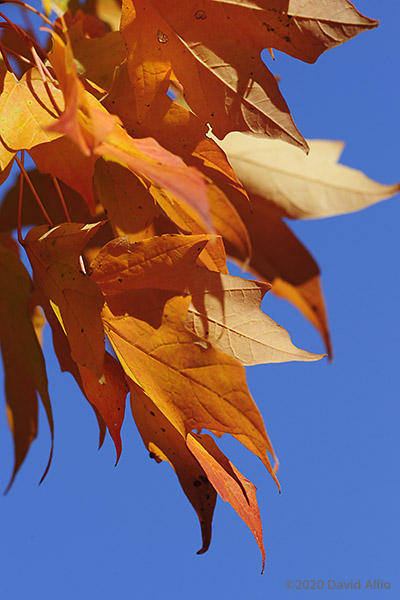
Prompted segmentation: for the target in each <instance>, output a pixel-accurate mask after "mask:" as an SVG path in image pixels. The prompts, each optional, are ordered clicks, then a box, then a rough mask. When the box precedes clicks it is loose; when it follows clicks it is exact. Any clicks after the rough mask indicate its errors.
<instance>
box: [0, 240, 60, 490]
mask: <svg viewBox="0 0 400 600" xmlns="http://www.w3.org/2000/svg"><path fill="white" fill-rule="evenodd" d="M31 290H32V282H31V279H30V277H29V274H28V272H27V270H26V269H25V267H24V266H23V264H22V263H21V261H20V259H19V258H18V256H17V255H16V254H15V252H14V251H13V250H10V249H8V248H6V247H5V246H4V245H3V244H0V345H1V353H2V356H3V363H4V371H5V388H6V400H7V417H8V423H9V426H10V429H11V432H12V435H13V440H14V454H15V461H14V469H13V473H12V476H11V479H10V482H9V484H8V487H7V491H8V490H9V489H10V487H11V485H12V483H13V481H14V479H15V476H16V474H17V472H18V470H19V468H20V466H21V464H22V463H23V461H24V459H25V456H26V454H27V452H28V450H29V447H30V445H31V443H32V442H33V440H34V439H35V437H36V435H37V419H38V401H37V394H39V395H40V398H41V400H42V403H43V406H44V408H45V411H46V415H47V419H48V422H49V427H50V433H51V449H50V457H49V461H48V464H47V467H46V469H45V471H44V474H43V476H42V479H41V481H42V480H43V479H44V477H45V476H46V474H47V471H48V469H49V467H50V462H51V458H52V454H53V437H54V426H53V416H52V411H51V405H50V398H49V393H48V388H47V375H46V367H45V362H44V358H43V354H42V351H41V348H40V344H39V341H38V339H37V337H36V333H35V329H34V327H33V324H32V321H31V319H30V316H29V300H30V295H31Z"/></svg>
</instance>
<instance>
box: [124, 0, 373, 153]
mask: <svg viewBox="0 0 400 600" xmlns="http://www.w3.org/2000/svg"><path fill="white" fill-rule="evenodd" d="M333 4H334V6H328V5H326V4H323V5H321V4H320V3H319V2H316V1H312V0H309V1H308V2H307V3H306V5H305V4H304V2H303V3H302V2H300V1H296V0H295V1H292V2H290V3H287V2H285V3H282V2H281V1H277V0H264V1H258V2H250V1H249V2H248V1H246V2H240V1H232V2H225V1H224V0H221V1H215V0H204V1H203V2H202V3H201V4H200V5H199V3H196V2H193V1H187V2H185V3H184V5H182V3H177V2H174V1H173V0H124V2H123V7H122V20H121V32H122V35H123V37H124V40H125V43H126V45H127V49H128V68H129V74H130V77H131V79H132V82H133V84H134V86H135V88H136V89H137V91H138V96H137V97H138V100H137V101H138V114H139V118H140V120H141V119H142V118H144V116H145V114H146V108H147V107H148V106H150V105H151V104H152V102H153V100H154V97H155V95H156V93H157V88H158V87H159V86H160V85H162V84H163V83H164V82H165V81H166V80H170V79H174V78H176V79H177V80H178V81H179V82H180V83H181V84H182V86H183V88H184V92H185V99H186V101H187V102H188V104H189V106H190V108H191V109H192V110H193V112H194V113H195V114H197V115H199V116H200V118H201V119H202V120H203V122H206V123H210V124H211V126H212V129H213V132H214V134H215V135H216V136H217V137H218V138H221V139H222V138H223V137H224V136H225V135H226V134H227V133H228V132H229V131H233V130H237V131H252V132H254V133H267V134H269V135H272V136H273V137H280V138H281V139H284V140H286V141H290V142H292V143H294V144H296V145H299V146H303V147H306V144H305V142H304V140H303V138H302V136H301V135H300V134H299V132H298V131H297V129H296V127H295V126H294V124H293V121H292V119H291V116H290V113H289V110H288V108H287V106H286V103H285V101H284V100H283V98H282V96H281V94H280V92H279V88H278V85H277V83H276V80H275V77H274V76H273V75H272V74H271V73H270V71H269V70H268V69H267V68H266V66H265V65H264V64H263V62H262V61H261V57H260V53H261V51H262V50H263V49H264V48H277V49H279V50H282V51H284V52H287V53H289V54H291V55H292V56H296V58H300V59H302V60H307V61H314V60H316V58H317V57H318V56H319V55H320V54H321V52H323V51H324V50H327V49H328V48H331V47H333V46H336V45H338V44H340V43H342V42H344V41H345V40H347V39H349V38H350V37H353V36H354V35H356V34H357V33H359V32H360V31H362V30H364V29H368V28H371V27H376V25H377V22H376V21H372V20H371V19H368V18H366V17H363V16H362V15H360V13H358V12H357V11H356V9H355V8H354V7H353V5H352V4H350V2H348V1H347V0H335V2H334V3H333ZM321 23H323V26H321Z"/></svg>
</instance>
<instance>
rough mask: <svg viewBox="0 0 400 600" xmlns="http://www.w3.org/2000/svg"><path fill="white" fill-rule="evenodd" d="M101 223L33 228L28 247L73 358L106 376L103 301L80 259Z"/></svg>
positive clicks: (28, 238)
mask: <svg viewBox="0 0 400 600" xmlns="http://www.w3.org/2000/svg"><path fill="white" fill-rule="evenodd" d="M100 226H101V223H94V224H89V225H80V224H77V223H63V224H62V225H58V226H57V227H54V228H52V229H50V230H49V228H48V227H47V226H40V227H35V228H34V229H31V230H30V231H29V233H28V234H27V236H26V238H25V240H24V246H25V249H26V252H27V254H28V257H29V260H30V263H31V265H32V269H33V275H34V281H35V283H36V285H38V286H39V287H40V289H41V291H42V293H43V294H44V295H45V297H46V298H48V299H49V301H50V304H51V306H52V308H53V311H54V312H55V314H56V316H57V318H58V320H59V321H60V324H61V326H62V327H63V329H64V331H65V333H66V335H67V337H68V340H69V343H70V345H71V353H72V358H73V359H74V361H75V362H77V363H78V364H79V365H80V366H82V367H88V368H89V369H91V370H92V371H93V373H94V374H95V375H96V377H97V379H101V378H102V376H103V372H104V369H103V363H104V334H103V327H102V325H101V319H100V311H101V307H102V305H103V298H102V295H101V292H100V290H99V289H98V287H97V286H96V284H95V283H94V282H93V281H92V280H91V279H90V278H89V277H88V276H87V275H86V274H85V273H83V272H82V270H81V267H80V265H79V255H80V254H81V252H82V250H83V248H84V247H85V246H86V244H87V243H88V241H89V240H90V239H91V238H92V237H93V235H94V234H95V233H96V231H97V230H98V229H99V227H100Z"/></svg>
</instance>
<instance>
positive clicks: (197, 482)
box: [193, 479, 201, 487]
mask: <svg viewBox="0 0 400 600" xmlns="http://www.w3.org/2000/svg"><path fill="white" fill-rule="evenodd" d="M193 485H194V487H200V486H201V481H199V480H198V479H195V480H194V481H193Z"/></svg>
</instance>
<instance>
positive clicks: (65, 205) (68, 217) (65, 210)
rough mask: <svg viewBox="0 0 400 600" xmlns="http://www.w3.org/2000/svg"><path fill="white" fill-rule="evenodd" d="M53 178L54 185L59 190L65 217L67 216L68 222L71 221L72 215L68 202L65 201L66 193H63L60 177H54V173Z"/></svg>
mask: <svg viewBox="0 0 400 600" xmlns="http://www.w3.org/2000/svg"><path fill="white" fill-rule="evenodd" d="M51 178H52V180H53V183H54V187H55V188H56V190H57V194H58V197H59V198H60V201H61V204H62V207H63V210H64V213H65V217H66V219H67V221H68V223H71V217H70V216H69V212H68V208H67V204H66V202H65V198H64V194H63V193H62V190H61V188H60V184H59V183H58V179H57V177H54V175H52V176H51Z"/></svg>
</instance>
